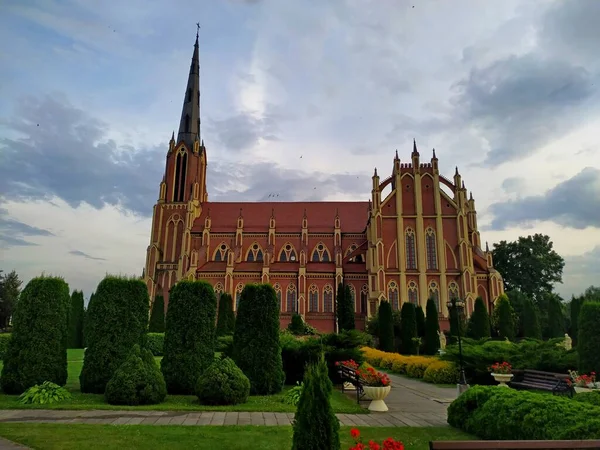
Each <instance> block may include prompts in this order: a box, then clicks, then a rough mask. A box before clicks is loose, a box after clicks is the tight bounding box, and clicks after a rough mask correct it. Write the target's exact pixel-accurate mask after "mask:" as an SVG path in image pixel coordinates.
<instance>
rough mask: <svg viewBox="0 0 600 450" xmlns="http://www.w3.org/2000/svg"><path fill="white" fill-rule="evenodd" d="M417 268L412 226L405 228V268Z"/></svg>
mask: <svg viewBox="0 0 600 450" xmlns="http://www.w3.org/2000/svg"><path fill="white" fill-rule="evenodd" d="M416 268H417V249H416V245H415V232H414V231H413V229H412V228H407V229H406V269H407V270H414V269H416Z"/></svg>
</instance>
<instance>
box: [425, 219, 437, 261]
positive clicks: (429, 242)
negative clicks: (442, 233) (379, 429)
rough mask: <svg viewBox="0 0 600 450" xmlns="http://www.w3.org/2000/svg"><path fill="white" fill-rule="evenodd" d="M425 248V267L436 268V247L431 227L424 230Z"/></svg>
mask: <svg viewBox="0 0 600 450" xmlns="http://www.w3.org/2000/svg"><path fill="white" fill-rule="evenodd" d="M425 248H426V250H427V269H428V270H437V249H436V245H435V231H434V230H433V228H427V230H425Z"/></svg>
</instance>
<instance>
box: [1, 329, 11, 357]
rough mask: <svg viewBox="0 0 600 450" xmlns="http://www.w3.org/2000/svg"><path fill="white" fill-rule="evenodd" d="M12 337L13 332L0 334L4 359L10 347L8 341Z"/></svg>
mask: <svg viewBox="0 0 600 450" xmlns="http://www.w3.org/2000/svg"><path fill="white" fill-rule="evenodd" d="M11 337H12V334H11V333H2V334H0V360H3V359H4V354H5V353H6V349H7V348H8V341H10V338H11Z"/></svg>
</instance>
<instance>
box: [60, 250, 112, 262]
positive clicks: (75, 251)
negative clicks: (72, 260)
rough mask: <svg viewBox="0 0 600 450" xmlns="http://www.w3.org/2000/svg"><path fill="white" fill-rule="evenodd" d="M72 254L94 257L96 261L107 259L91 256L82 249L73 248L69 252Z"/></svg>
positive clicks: (88, 257) (86, 257) (87, 257)
mask: <svg viewBox="0 0 600 450" xmlns="http://www.w3.org/2000/svg"><path fill="white" fill-rule="evenodd" d="M69 254H70V255H75V256H81V257H83V258H85V259H92V260H94V261H106V259H104V258H97V257H95V256H90V255H88V254H87V253H84V252H82V251H81V250H71V251H70V252H69Z"/></svg>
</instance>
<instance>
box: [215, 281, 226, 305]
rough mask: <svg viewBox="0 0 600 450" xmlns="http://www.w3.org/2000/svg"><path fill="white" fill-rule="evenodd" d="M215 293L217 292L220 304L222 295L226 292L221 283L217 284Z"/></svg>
mask: <svg viewBox="0 0 600 450" xmlns="http://www.w3.org/2000/svg"><path fill="white" fill-rule="evenodd" d="M214 291H215V296H216V297H217V302H218V301H219V300H221V295H222V294H223V291H224V289H223V285H222V284H221V283H217V284H215V287H214Z"/></svg>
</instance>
